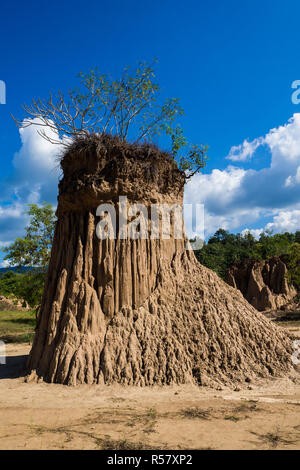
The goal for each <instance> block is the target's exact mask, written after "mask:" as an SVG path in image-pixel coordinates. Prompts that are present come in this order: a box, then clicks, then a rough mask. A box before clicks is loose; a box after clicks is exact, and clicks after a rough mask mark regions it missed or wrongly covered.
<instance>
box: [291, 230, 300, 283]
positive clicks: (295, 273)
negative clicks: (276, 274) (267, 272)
mask: <svg viewBox="0 0 300 470" xmlns="http://www.w3.org/2000/svg"><path fill="white" fill-rule="evenodd" d="M296 233H298V234H299V232H296ZM295 238H296V237H295ZM288 279H289V281H290V282H292V283H293V284H294V285H295V286H296V287H297V289H298V291H299V290H300V243H296V242H295V243H293V244H292V246H291V251H290V256H289V272H288Z"/></svg>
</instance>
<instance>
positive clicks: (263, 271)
mask: <svg viewBox="0 0 300 470" xmlns="http://www.w3.org/2000/svg"><path fill="white" fill-rule="evenodd" d="M225 280H226V282H227V283H228V284H229V285H230V286H232V287H235V288H236V289H239V290H240V291H241V292H242V294H243V296H244V297H245V299H247V300H248V302H249V303H250V304H251V305H253V307H255V308H256V309H257V310H259V311H266V310H276V309H280V308H281V307H283V306H284V305H286V304H288V303H289V302H290V301H291V300H292V299H293V298H294V297H295V295H296V293H297V292H296V289H295V288H294V287H293V286H292V285H290V284H288V281H287V267H286V264H285V263H284V262H283V260H282V259H280V257H278V256H275V257H273V258H270V259H268V260H249V259H247V260H243V261H241V262H239V263H237V264H235V265H233V266H231V267H230V268H229V269H228V270H227V272H226V278H225Z"/></svg>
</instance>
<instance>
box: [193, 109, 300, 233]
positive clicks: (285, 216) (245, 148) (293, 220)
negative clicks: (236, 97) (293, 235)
mask: <svg viewBox="0 0 300 470" xmlns="http://www.w3.org/2000/svg"><path fill="white" fill-rule="evenodd" d="M245 142H246V143H245ZM245 142H244V143H243V144H241V145H240V146H237V147H233V148H232V149H231V151H230V154H229V155H231V160H234V161H236V162H238V161H239V162H243V161H245V159H247V158H248V157H250V155H252V154H253V152H252V151H253V149H257V148H258V147H259V146H266V147H267V148H268V150H269V151H270V153H271V161H270V165H269V166H268V167H266V168H262V169H259V170H255V169H248V170H245V169H243V168H241V167H240V166H232V165H231V166H228V167H227V168H226V169H224V170H222V171H221V170H213V171H212V172H211V173H210V174H199V175H195V176H194V177H193V178H192V180H191V181H190V182H189V183H188V184H187V187H186V194H185V202H188V203H193V204H196V203H203V204H204V205H205V230H206V236H208V235H210V234H212V233H213V232H214V231H215V229H217V228H219V227H222V228H224V229H228V230H243V229H244V227H245V226H246V227H249V228H250V229H251V224H254V223H255V225H256V226H257V225H258V224H259V225H260V226H262V221H264V220H265V219H266V218H269V219H271V220H270V222H269V223H268V224H267V225H266V226H265V228H271V229H272V230H273V231H278V232H281V231H285V230H291V231H293V230H296V229H300V220H299V218H298V216H297V213H298V212H297V211H298V210H299V209H300V191H299V190H300V114H299V113H298V114H294V116H293V117H292V118H291V119H290V120H289V121H288V122H287V124H285V125H283V126H279V127H278V128H276V129H271V130H270V131H269V132H268V133H267V135H266V136H264V137H258V138H257V139H255V140H254V141H253V142H247V141H245ZM238 149H239V152H240V153H239V152H238ZM264 225H265V223H264Z"/></svg>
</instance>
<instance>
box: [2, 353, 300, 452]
mask: <svg viewBox="0 0 300 470" xmlns="http://www.w3.org/2000/svg"><path fill="white" fill-rule="evenodd" d="M29 350H30V345H28V344H27V345H24V344H22V345H7V363H6V365H0V417H1V419H0V449H142V448H147V449H156V448H158V449H300V380H297V379H296V380H295V381H294V382H293V381H290V380H286V379H282V380H275V379H274V380H273V381H269V382H268V383H266V382H264V383H261V384H257V385H255V386H254V385H253V384H247V387H245V389H243V390H239V391H234V390H230V389H225V388H224V389H223V390H212V389H206V388H199V387H196V386H191V385H188V386H172V387H151V388H150V387H149V388H136V387H131V388H129V387H122V386H118V385H114V386H100V385H99V386H98V385H94V386H88V385H82V386H78V387H74V388H72V387H67V386H63V385H54V384H46V383H38V384H32V383H25V382H24V378H23V376H22V366H23V364H24V361H25V359H26V355H27V354H28V352H29Z"/></svg>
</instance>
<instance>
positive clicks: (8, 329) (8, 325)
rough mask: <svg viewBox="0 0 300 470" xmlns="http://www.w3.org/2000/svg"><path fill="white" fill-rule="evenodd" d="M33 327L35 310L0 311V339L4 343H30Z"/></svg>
mask: <svg viewBox="0 0 300 470" xmlns="http://www.w3.org/2000/svg"><path fill="white" fill-rule="evenodd" d="M34 329H35V311H34V310H29V311H28V312H14V311H12V312H0V340H2V341H4V342H5V343H30V342H32V340H33V336H34Z"/></svg>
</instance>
